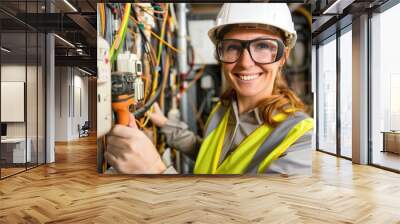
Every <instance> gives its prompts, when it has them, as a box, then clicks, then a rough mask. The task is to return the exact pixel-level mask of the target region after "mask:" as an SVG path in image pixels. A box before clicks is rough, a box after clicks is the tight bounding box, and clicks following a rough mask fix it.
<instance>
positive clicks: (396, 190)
mask: <svg viewBox="0 0 400 224" xmlns="http://www.w3.org/2000/svg"><path fill="white" fill-rule="evenodd" d="M95 161H96V143H95V139H94V138H85V139H84V140H82V141H77V142H71V143H69V144H57V147H56V163H55V164H50V165H47V166H41V167H39V168H36V169H33V170H29V171H28V172H26V173H22V174H19V175H17V176H13V177H10V178H8V179H5V180H2V181H0V223H43V222H48V223H373V224H376V223H384V224H386V223H400V175H398V174H395V173H390V172H387V171H383V170H380V169H377V168H373V167H368V166H358V165H352V164H351V162H350V161H347V160H342V159H337V158H335V157H332V156H329V155H326V154H322V153H319V152H316V153H315V154H314V173H313V175H312V176H310V177H290V178H287V177H281V176H269V177H214V178H210V177H158V178H154V177H144V176H141V177H128V176H114V177H100V176H99V175H98V174H97V173H96V168H95Z"/></svg>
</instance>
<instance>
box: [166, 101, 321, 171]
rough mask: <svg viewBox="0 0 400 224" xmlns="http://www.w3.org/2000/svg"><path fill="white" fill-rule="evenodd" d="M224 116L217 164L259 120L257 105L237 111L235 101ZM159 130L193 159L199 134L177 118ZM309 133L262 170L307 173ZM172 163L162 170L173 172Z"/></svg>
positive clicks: (197, 147)
mask: <svg viewBox="0 0 400 224" xmlns="http://www.w3.org/2000/svg"><path fill="white" fill-rule="evenodd" d="M231 106H232V109H231V113H230V115H229V119H228V127H227V131H226V135H225V138H224V144H223V146H222V151H221V156H220V160H219V164H221V163H222V162H223V161H224V159H225V158H226V157H227V156H229V155H230V154H231V153H232V152H233V151H234V150H235V149H236V147H237V146H238V145H239V144H240V143H241V142H242V141H243V140H244V139H245V138H246V137H247V136H249V135H250V134H251V133H252V132H253V131H254V130H255V129H256V128H258V127H259V126H260V125H262V124H263V121H262V118H261V117H260V116H259V111H258V108H256V109H254V110H251V111H249V112H245V113H243V114H239V111H238V105H237V102H236V101H233V102H232V104H231ZM161 132H162V133H164V134H165V135H166V140H167V144H168V145H170V146H171V147H173V148H176V149H178V150H179V151H181V152H183V153H184V154H186V155H187V156H189V157H190V158H191V159H193V160H195V159H196V156H197V153H198V152H199V149H200V146H201V141H202V140H201V138H200V137H199V136H197V135H195V134H194V133H193V132H192V131H190V130H188V126H187V125H186V124H185V123H184V122H181V121H176V120H168V121H167V122H166V124H165V126H164V127H162V128H161ZM312 135H313V132H312V130H311V131H308V132H307V133H305V134H304V135H303V136H302V137H300V138H299V139H298V140H297V141H296V142H295V143H293V144H292V145H291V146H290V147H289V148H288V149H287V150H286V152H285V153H284V154H283V155H282V156H281V157H280V158H279V159H277V160H275V161H274V162H272V163H271V164H270V165H269V166H268V168H267V169H266V171H265V172H266V173H280V174H287V175H294V174H311V165H312V154H311V152H312ZM176 173H177V172H176V170H175V168H174V167H172V166H170V167H168V168H167V169H166V170H165V171H164V174H176Z"/></svg>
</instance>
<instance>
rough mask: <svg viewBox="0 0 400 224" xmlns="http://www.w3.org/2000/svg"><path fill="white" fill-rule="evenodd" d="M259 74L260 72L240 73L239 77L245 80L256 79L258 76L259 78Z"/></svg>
mask: <svg viewBox="0 0 400 224" xmlns="http://www.w3.org/2000/svg"><path fill="white" fill-rule="evenodd" d="M258 76H260V74H254V75H240V74H238V77H239V79H241V80H245V81H248V80H253V79H256V78H258Z"/></svg>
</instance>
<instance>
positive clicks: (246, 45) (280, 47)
mask: <svg viewBox="0 0 400 224" xmlns="http://www.w3.org/2000/svg"><path fill="white" fill-rule="evenodd" d="M226 40H233V41H237V42H239V43H240V44H241V46H242V51H241V52H240V55H239V57H238V58H237V59H236V60H235V61H233V62H226V61H223V60H221V53H220V51H219V49H220V44H221V42H223V41H226ZM259 40H273V41H276V42H277V43H278V51H277V52H276V57H275V60H274V61H272V62H267V63H261V62H257V61H256V60H254V58H253V55H251V51H250V44H251V43H253V42H256V41H259ZM285 47H286V46H285V44H284V43H283V41H281V40H280V39H275V38H256V39H253V40H239V39H223V40H220V41H218V43H217V45H216V51H217V55H218V60H219V61H220V62H223V63H226V64H233V63H236V62H237V61H238V60H239V59H240V57H242V55H243V51H244V49H247V51H248V52H249V55H250V57H251V60H253V61H254V62H255V63H257V64H262V65H266V64H272V63H275V62H277V61H279V60H280V59H281V58H282V56H283V52H284V49H285Z"/></svg>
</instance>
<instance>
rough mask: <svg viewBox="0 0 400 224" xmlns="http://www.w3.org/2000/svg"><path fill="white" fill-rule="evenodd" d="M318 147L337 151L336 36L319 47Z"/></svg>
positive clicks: (323, 149)
mask: <svg viewBox="0 0 400 224" xmlns="http://www.w3.org/2000/svg"><path fill="white" fill-rule="evenodd" d="M317 63H318V77H317V80H318V86H317V88H318V90H317V94H318V103H317V107H318V115H317V116H318V123H317V125H318V139H317V141H318V146H317V147H318V149H319V150H322V151H326V152H330V153H336V36H333V37H331V38H330V40H328V41H327V42H326V43H324V44H322V45H320V46H319V48H318V62H317Z"/></svg>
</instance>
